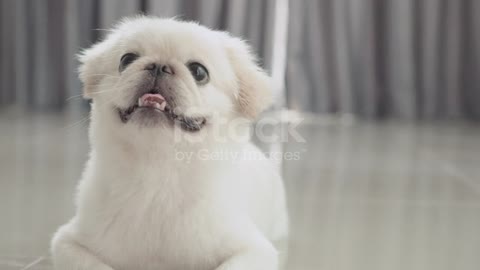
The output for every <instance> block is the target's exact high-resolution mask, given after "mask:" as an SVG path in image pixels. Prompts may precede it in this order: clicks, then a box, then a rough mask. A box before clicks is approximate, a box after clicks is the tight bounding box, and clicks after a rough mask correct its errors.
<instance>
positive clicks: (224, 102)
mask: <svg viewBox="0 0 480 270" xmlns="http://www.w3.org/2000/svg"><path fill="white" fill-rule="evenodd" d="M232 44H235V46H231V45H232ZM130 49H134V50H137V51H141V52H140V53H141V55H142V58H140V59H138V60H137V61H136V62H134V63H133V64H131V66H129V67H128V68H127V69H126V70H125V73H123V74H122V75H120V74H119V73H118V60H119V59H120V57H121V55H122V54H123V53H125V52H127V51H128V50H130ZM197 57H200V58H202V59H201V60H203V61H205V62H207V64H208V68H209V72H210V73H211V74H210V75H211V81H210V83H209V84H208V85H205V86H201V87H200V86H198V87H197V86H195V84H194V83H192V81H191V78H190V77H189V75H188V74H186V73H185V74H182V73H181V72H180V74H179V75H178V81H181V85H184V88H185V89H183V88H182V89H178V92H177V93H176V95H181V96H182V102H184V103H183V106H184V107H185V108H184V110H185V111H188V110H193V111H195V112H196V111H200V112H201V113H203V114H206V115H209V117H210V118H209V125H208V126H206V127H205V128H204V129H203V130H202V131H201V132H200V133H201V134H198V135H196V134H188V133H186V132H184V131H181V130H180V131H179V130H178V129H177V130H176V129H174V128H172V127H170V126H168V125H167V124H159V125H156V126H155V127H145V126H142V125H137V124H135V123H122V122H121V121H120V120H119V118H118V115H117V114H116V111H115V110H114V109H112V108H113V106H126V104H127V103H128V101H129V100H130V98H131V95H132V91H133V90H134V89H135V87H136V85H137V84H138V82H139V81H141V78H140V77H138V76H140V75H139V73H140V71H141V70H142V65H144V64H145V63H147V62H148V61H170V62H172V63H177V62H178V63H177V64H178V65H180V67H181V63H183V62H186V61H187V60H188V59H189V58H197ZM81 61H82V66H81V70H80V71H81V75H80V76H81V79H82V81H83V83H84V86H85V95H86V96H87V97H89V98H92V99H93V103H92V112H91V124H90V125H91V126H90V142H91V147H92V150H91V154H90V158H89V161H88V163H87V165H86V168H85V171H84V173H83V176H82V178H81V181H80V184H79V186H78V193H77V198H76V205H77V212H76V215H75V216H74V218H73V219H72V220H70V222H68V223H67V224H65V225H63V226H62V227H60V229H59V230H58V231H57V233H56V234H55V236H54V238H53V240H52V253H53V260H54V264H55V267H56V269H57V270H74V269H75V270H87V269H88V270H112V269H115V270H137V269H142V270H154V269H155V270H177V269H178V270H180V269H182V270H188V269H198V270H215V269H216V270H274V269H278V252H277V249H276V248H275V247H274V245H273V241H276V240H281V238H283V237H285V236H286V233H287V214H286V209H285V199H284V191H283V184H282V181H281V178H280V176H279V175H278V174H277V173H276V170H275V168H274V166H273V165H272V164H271V162H270V161H269V160H266V159H265V160H249V159H247V158H239V157H238V156H237V157H235V158H233V159H227V160H212V159H207V158H204V157H205V156H204V155H203V156H202V155H198V154H199V153H202V154H205V155H206V154H209V153H250V154H252V153H257V154H259V155H261V153H260V151H259V150H258V149H257V148H256V147H255V146H253V144H251V143H250V142H249V141H248V140H245V139H238V138H237V139H235V140H234V139H232V138H230V137H229V136H226V135H225V134H223V135H222V134H220V135H219V134H217V133H216V132H214V130H215V129H216V130H220V131H222V130H224V129H225V128H226V127H228V123H229V122H231V121H235V120H237V119H244V120H246V119H251V117H252V116H255V115H256V113H257V112H259V111H261V110H262V109H263V108H264V107H265V106H266V105H267V103H266V101H261V102H259V99H258V98H257V99H255V97H258V95H257V94H259V95H260V96H261V98H262V99H263V98H264V97H266V92H265V91H268V89H264V88H265V87H267V86H268V83H267V79H268V77H267V76H266V75H265V74H264V73H263V71H262V70H261V69H259V68H258V67H257V66H256V64H255V62H254V57H253V56H252V55H251V53H250V52H249V50H248V47H247V46H246V44H245V43H244V42H243V41H241V40H239V39H236V38H233V37H230V36H229V35H227V34H225V33H221V32H216V31H212V30H209V29H207V28H205V27H202V26H199V25H197V24H194V23H187V22H180V21H176V20H170V19H158V18H151V17H139V18H135V19H130V20H126V21H124V22H123V23H121V24H120V25H119V26H118V27H117V28H115V29H114V30H113V31H112V32H111V33H110V34H109V35H108V37H107V38H106V39H105V40H104V41H102V42H101V43H99V44H96V45H94V46H93V47H92V48H90V49H88V50H87V51H85V52H84V53H83V55H82V56H81ZM175 61H176V62H175ZM232 61H235V62H232ZM238 61H240V62H238ZM248 65H249V66H248ZM239 66H241V67H240V68H239ZM244 80H248V81H244ZM247 86H248V87H247ZM258 87H260V88H261V89H260V88H258ZM242 91H244V92H243V94H242ZM242 98H243V99H242ZM249 98H253V99H252V100H249ZM240 99H242V100H240ZM248 106H250V107H251V106H255V108H249V107H248ZM193 108H195V109H193ZM248 110H250V111H248ZM220 118H224V119H227V120H228V121H226V122H223V121H220V120H219V119H220ZM237 132H240V133H241V134H243V135H245V134H247V133H248V132H249V129H248V128H245V127H243V128H238V129H237ZM220 133H221V132H220ZM179 134H180V135H182V136H186V137H189V138H190V140H189V139H188V138H187V139H183V140H182V141H178V140H177V139H176V136H178V135H179ZM200 135H202V136H201V137H199V136H200ZM219 138H221V139H219ZM193 139H197V140H196V142H193ZM178 153H193V155H192V156H191V158H190V159H188V160H181V159H179V158H178Z"/></svg>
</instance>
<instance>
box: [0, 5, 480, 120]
mask: <svg viewBox="0 0 480 270" xmlns="http://www.w3.org/2000/svg"><path fill="white" fill-rule="evenodd" d="M277 1H286V0H180V1H179V0H158V1H155V0H0V5H1V6H0V23H1V25H0V39H1V48H0V79H1V82H0V83H1V85H0V87H1V88H0V104H2V105H3V107H5V105H8V104H16V105H17V106H24V107H34V108H52V107H54V108H56V107H63V106H65V105H69V104H71V103H77V102H78V101H79V100H80V98H73V99H72V98H71V97H75V96H78V95H79V94H80V93H81V91H80V83H79V81H78V79H77V77H76V76H77V75H76V66H77V62H76V60H75V57H74V55H75V53H77V52H78V51H79V49H80V48H82V47H86V46H88V45H89V44H91V43H92V42H94V41H95V40H97V39H98V38H100V37H101V36H102V35H103V34H104V31H103V30H102V29H106V28H108V27H109V26H110V25H111V24H112V23H113V22H115V21H116V20H117V19H119V18H121V17H123V16H127V15H132V14H138V13H140V12H143V13H147V14H154V15H160V16H174V15H180V17H183V18H186V19H194V20H198V21H200V22H201V23H203V24H206V25H207V26H210V27H213V28H218V29H226V30H228V31H231V32H233V34H235V35H239V36H243V37H244V38H246V39H248V40H250V41H251V43H252V44H253V45H254V47H255V48H256V49H257V51H258V52H259V53H260V55H261V56H262V61H263V63H264V65H265V67H266V68H267V69H271V66H270V65H271V64H270V63H271V62H272V59H271V55H272V47H273V45H274V44H273V40H274V39H273V37H272V35H273V34H272V33H273V32H274V31H273V28H274V24H273V22H274V21H275V20H274V15H275V14H274V13H275V12H274V11H275V8H274V7H275V3H276V2H277ZM288 7H289V12H288V14H289V16H288V17H289V18H288V22H289V26H288V49H287V70H286V76H285V81H286V90H285V91H284V97H283V98H284V100H286V105H287V106H288V107H289V108H291V109H295V110H300V111H307V112H314V113H339V114H344V113H345V114H354V115H360V116H363V117H368V118H374V117H382V116H396V117H402V118H429V119H431V118H469V119H480V89H479V88H480V75H479V74H480V49H479V48H480V1H477V0H290V1H289V5H288ZM275 45H278V44H275Z"/></svg>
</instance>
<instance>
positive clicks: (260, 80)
mask: <svg viewBox="0 0 480 270" xmlns="http://www.w3.org/2000/svg"><path fill="white" fill-rule="evenodd" d="M225 40H226V41H225V43H226V50H227V55H228V57H229V60H230V63H231V65H232V67H233V70H234V72H235V75H236V78H237V82H238V87H239V89H238V96H237V105H238V108H239V111H240V112H241V113H242V114H243V115H244V116H245V117H247V118H249V119H255V118H256V117H257V115H258V114H259V113H260V112H262V111H263V110H265V109H266V108H267V107H268V106H269V105H270V104H271V102H272V83H271V78H270V76H268V75H267V73H266V72H265V71H264V70H263V69H262V68H261V67H260V66H259V65H258V62H257V58H256V57H255V55H254V54H253V53H252V51H251V49H250V47H249V46H248V44H247V43H246V42H245V41H243V40H241V39H238V38H235V37H232V36H230V35H228V34H225Z"/></svg>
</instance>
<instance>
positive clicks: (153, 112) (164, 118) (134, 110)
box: [117, 105, 207, 132]
mask: <svg viewBox="0 0 480 270" xmlns="http://www.w3.org/2000/svg"><path fill="white" fill-rule="evenodd" d="M117 111H118V116H119V118H120V120H121V121H122V123H123V124H130V123H133V124H137V125H140V126H142V127H152V128H153V127H171V128H173V127H175V126H179V127H180V128H181V129H182V130H184V131H187V132H197V131H200V130H202V129H203V128H204V127H205V126H206V125H207V118H206V117H203V116H185V115H178V114H175V113H174V112H173V109H171V108H170V107H169V106H166V107H165V108H162V109H160V108H157V107H150V106H138V105H133V106H130V107H128V108H126V109H117Z"/></svg>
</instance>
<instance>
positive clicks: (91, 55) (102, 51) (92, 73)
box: [78, 37, 112, 99]
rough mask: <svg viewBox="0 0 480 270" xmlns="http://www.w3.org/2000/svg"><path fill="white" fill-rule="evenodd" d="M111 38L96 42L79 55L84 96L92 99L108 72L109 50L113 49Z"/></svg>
mask: <svg viewBox="0 0 480 270" xmlns="http://www.w3.org/2000/svg"><path fill="white" fill-rule="evenodd" d="M111 43H112V41H111V39H109V38H108V37H107V39H105V40H104V41H101V42H98V43H96V44H94V45H93V46H92V47H90V48H88V49H85V50H83V51H82V52H81V53H80V54H79V55H78V60H79V61H80V67H79V69H78V71H79V78H80V81H81V82H82V83H83V96H84V97H85V98H87V99H91V98H92V97H93V94H94V93H95V91H96V89H97V87H98V85H99V84H100V81H101V80H102V78H103V77H104V76H105V74H106V73H107V72H108V68H107V64H108V63H109V61H108V59H107V52H108V51H109V50H110V49H111Z"/></svg>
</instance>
